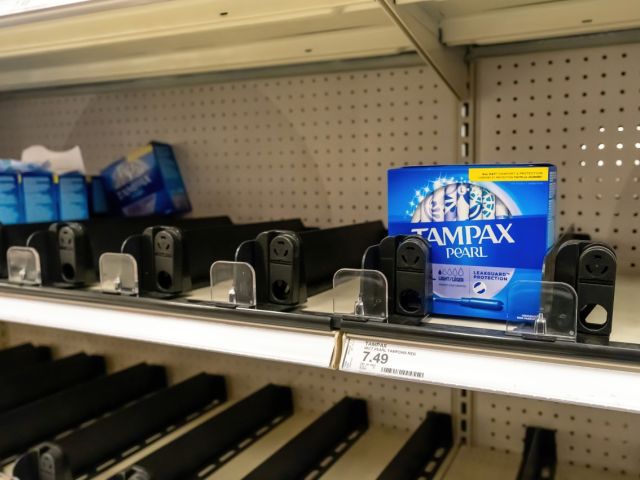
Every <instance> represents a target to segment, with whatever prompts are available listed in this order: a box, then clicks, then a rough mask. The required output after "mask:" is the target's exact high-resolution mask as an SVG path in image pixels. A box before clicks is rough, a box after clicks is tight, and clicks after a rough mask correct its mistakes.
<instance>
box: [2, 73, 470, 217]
mask: <svg viewBox="0 0 640 480" xmlns="http://www.w3.org/2000/svg"><path fill="white" fill-rule="evenodd" d="M457 111H458V109H457V102H456V100H455V97H454V96H453V94H451V93H450V92H449V91H448V89H447V88H446V86H445V85H444V83H443V82H442V81H441V80H440V79H439V78H438V76H437V75H436V73H435V72H434V71H433V70H432V69H431V68H428V67H407V68H389V69H378V70H370V71H357V72H346V73H345V72H341V73H331V74H325V75H317V74H314V75H303V76H291V77H282V78H271V79H262V80H248V81H247V80H245V81H233V82H226V83H210V84H201V85H189V86H172V87H162V88H145V89H140V88H133V87H127V88H124V87H123V88H119V89H118V90H117V91H114V92H111V91H110V92H96V93H86V92H85V91H83V92H79V93H72V92H71V93H69V92H65V93H62V92H55V91H51V92H40V93H38V94H33V95H29V96H26V95H19V96H11V97H5V98H4V99H3V98H2V97H0V157H18V156H19V155H20V152H21V150H22V149H23V148H24V147H26V146H28V145H31V144H34V143H40V144H44V145H46V146H48V147H50V148H53V149H64V148H69V147H71V146H73V145H76V144H77V145H80V146H81V147H82V150H83V154H84V157H85V159H86V163H87V167H88V169H89V170H90V171H91V172H92V173H96V172H98V171H99V170H100V168H102V167H104V166H106V165H107V164H109V163H110V162H112V161H113V160H115V159H117V158H119V157H120V156H122V155H123V154H125V153H127V152H128V151H131V150H133V149H135V148H137V147H139V146H141V145H144V144H145V143H146V142H148V141H149V140H152V139H156V140H162V141H167V142H169V143H171V144H173V145H174V146H175V147H176V153H177V156H178V159H179V162H180V167H181V169H182V172H183V175H184V177H185V181H186V183H187V187H188V190H189V194H190V196H191V200H192V202H193V205H194V213H195V214H197V215H206V214H223V213H224V214H229V215H231V216H232V218H233V219H234V220H235V221H238V222H242V221H244V222H248V221H258V220H266V219H273V218H283V217H294V216H301V217H302V218H303V220H305V221H307V222H308V223H310V224H314V225H319V226H328V225H332V224H334V225H335V224H341V223H352V222H355V221H362V220H377V219H386V216H387V214H386V210H387V206H386V192H387V188H386V171H387V169H389V168H391V167H395V166H401V165H410V164H429V163H451V162H453V161H456V159H457V154H456V152H457V150H456V148H457V136H456V121H457V118H456V116H457Z"/></svg>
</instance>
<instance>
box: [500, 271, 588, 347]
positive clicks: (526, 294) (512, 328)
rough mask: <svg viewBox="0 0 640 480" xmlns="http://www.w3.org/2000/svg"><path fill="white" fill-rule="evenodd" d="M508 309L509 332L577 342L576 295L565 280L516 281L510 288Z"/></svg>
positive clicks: (524, 335)
mask: <svg viewBox="0 0 640 480" xmlns="http://www.w3.org/2000/svg"><path fill="white" fill-rule="evenodd" d="M507 308H508V319H507V324H506V333H507V334H509V335H517V336H521V337H527V338H532V339H538V340H563V341H569V342H575V341H576V335H577V318H578V295H577V293H576V291H575V290H574V289H573V287H571V286H570V285H568V284H566V283H560V282H537V281H524V280H522V281H519V282H515V283H514V284H513V285H511V286H510V288H509V295H508V299H507Z"/></svg>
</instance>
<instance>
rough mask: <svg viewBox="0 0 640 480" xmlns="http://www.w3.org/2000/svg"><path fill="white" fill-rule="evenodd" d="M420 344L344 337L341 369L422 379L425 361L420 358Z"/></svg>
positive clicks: (424, 375)
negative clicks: (412, 344)
mask: <svg viewBox="0 0 640 480" xmlns="http://www.w3.org/2000/svg"><path fill="white" fill-rule="evenodd" d="M420 353H421V350H420V348H414V347H410V346H406V345H396V344H392V343H387V342H381V341H376V340H364V339H360V338H347V341H346V343H345V347H344V350H343V357H342V363H341V366H340V368H341V370H346V371H350V372H361V373H369V374H373V375H384V376H389V377H398V378H405V379H413V380H424V379H425V378H426V377H427V375H426V372H427V370H426V366H427V365H429V363H428V362H424V361H421V359H420Z"/></svg>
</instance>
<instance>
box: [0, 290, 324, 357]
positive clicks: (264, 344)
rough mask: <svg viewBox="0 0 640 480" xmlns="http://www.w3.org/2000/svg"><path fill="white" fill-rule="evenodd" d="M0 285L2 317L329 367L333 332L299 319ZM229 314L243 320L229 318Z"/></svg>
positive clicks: (65, 328)
mask: <svg viewBox="0 0 640 480" xmlns="http://www.w3.org/2000/svg"><path fill="white" fill-rule="evenodd" d="M2 290H3V291H2V295H0V311H2V318H3V320H4V321H7V322H13V323H20V324H24V325H35V326H40V327H49V328H58V329H64V330H72V331H76V332H84V333H91V334H97V335H106V336H111V337H118V338H126V339H131V340H140V341H145V342H152V343H159V344H164V345H173V346H179V347H187V348H193V349H198V350H208V351H214V352H220V353H228V354H233V355H242V356H248V357H255V358H263V359H269V360H277V361H283V362H290V363H294V364H302V365H312V366H318V367H330V366H331V363H332V359H333V355H334V345H335V334H334V333H333V332H331V331H330V330H329V329H328V327H327V328H326V329H321V328H318V329H316V330H315V331H314V330H311V329H307V330H305V329H303V328H302V325H304V322H301V323H300V325H301V327H300V328H291V327H286V326H282V325H268V324H260V322H259V320H262V321H265V320H266V321H267V322H268V321H269V317H270V315H269V312H264V313H261V312H255V311H254V312H249V313H248V315H247V316H248V318H249V319H255V320H256V322H255V323H252V322H247V320H246V318H245V315H242V314H241V312H237V311H236V312H233V311H230V312H225V311H216V310H215V309H212V308H206V307H202V306H198V305H190V304H186V303H182V304H174V305H170V304H169V303H168V302H152V301H148V302H144V301H139V300H140V299H132V298H129V299H127V298H122V297H109V296H106V295H104V294H91V292H79V293H76V294H73V293H72V294H67V295H65V296H63V297H61V296H55V297H54V296H53V295H55V293H56V292H49V293H51V295H52V296H47V291H46V290H45V289H42V290H41V291H40V292H34V291H33V290H32V291H30V292H29V291H24V290H21V289H20V288H13V289H12V288H10V287H4V288H3V289H2ZM50 290H53V289H50ZM62 292H64V291H62ZM100 295H102V297H99V296H100ZM100 301H102V302H103V303H102V304H101V303H100ZM109 301H111V303H108V302H109ZM165 306H166V308H164V307H165ZM229 315H231V316H229ZM234 315H235V316H237V317H243V318H245V320H244V321H233V320H232V319H233V317H234ZM230 319H231V320H230ZM326 321H327V322H328V320H326ZM319 322H320V323H322V319H319ZM294 323H295V322H294ZM311 325H313V324H311ZM323 330H324V331H323Z"/></svg>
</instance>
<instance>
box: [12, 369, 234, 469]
mask: <svg viewBox="0 0 640 480" xmlns="http://www.w3.org/2000/svg"><path fill="white" fill-rule="evenodd" d="M226 397H227V392H226V387H225V381H224V377H221V376H217V375H209V374H204V373H203V374H199V375H196V376H194V377H191V378H189V379H188V380H185V381H184V382H181V383H179V384H177V385H174V386H172V387H169V388H166V389H164V390H161V391H159V392H156V393H154V394H151V395H149V396H147V397H146V398H144V399H142V400H140V401H139V402H136V403H134V404H132V405H129V406H127V407H125V408H123V409H121V410H118V411H116V412H114V413H113V414H112V415H109V416H107V417H104V418H101V419H99V420H97V421H95V422H93V423H91V424H89V425H87V426H86V427H84V428H80V429H79V430H76V431H74V432H72V433H71V434H70V435H67V436H64V437H62V438H60V439H58V440H54V441H50V442H45V443H43V444H40V445H38V446H36V447H34V448H33V449H32V450H30V451H29V452H28V453H27V454H25V455H23V456H21V457H20V458H19V459H18V461H17V462H16V465H15V468H14V471H13V475H14V476H16V477H18V478H19V479H20V480H69V479H71V478H75V477H78V476H81V475H88V476H89V477H91V476H93V475H95V474H97V473H99V472H100V471H102V470H103V469H104V468H107V467H108V466H110V465H112V463H115V462H117V461H120V460H122V459H123V458H125V457H126V455H127V453H129V454H130V453H132V451H134V449H133V447H136V446H138V447H140V446H141V445H142V444H145V445H148V444H150V443H153V441H154V440H157V439H159V438H162V435H158V433H159V432H166V431H167V429H172V428H174V427H176V426H177V425H179V424H182V423H184V422H185V421H186V420H187V418H188V417H191V416H193V415H194V414H197V413H198V412H201V411H203V410H204V409H206V408H207V407H208V406H211V405H215V404H218V403H220V402H222V401H224V400H226Z"/></svg>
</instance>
